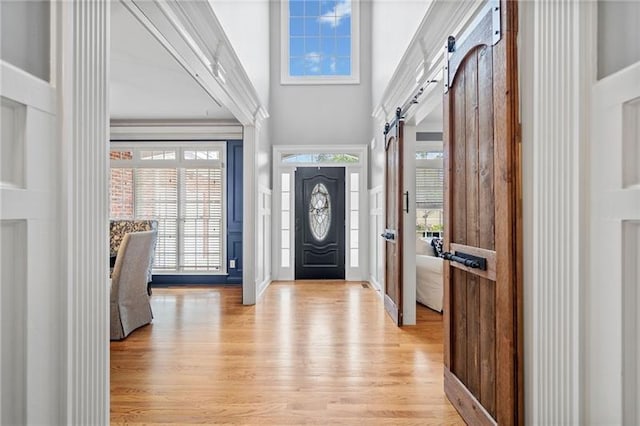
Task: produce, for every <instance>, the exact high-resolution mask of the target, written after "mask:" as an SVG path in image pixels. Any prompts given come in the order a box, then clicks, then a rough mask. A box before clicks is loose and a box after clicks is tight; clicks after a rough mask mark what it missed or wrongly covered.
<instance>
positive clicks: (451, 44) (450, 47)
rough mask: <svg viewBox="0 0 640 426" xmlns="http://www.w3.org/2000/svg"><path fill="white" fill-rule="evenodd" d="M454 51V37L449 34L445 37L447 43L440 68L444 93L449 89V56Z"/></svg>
mask: <svg viewBox="0 0 640 426" xmlns="http://www.w3.org/2000/svg"><path fill="white" fill-rule="evenodd" d="M455 51H456V38H455V37H454V36H452V35H450V36H449V37H448V38H447V45H446V46H445V47H444V57H445V59H446V60H445V61H444V68H443V69H442V81H443V82H444V93H447V92H448V91H449V57H451V54H452V53H453V52H455Z"/></svg>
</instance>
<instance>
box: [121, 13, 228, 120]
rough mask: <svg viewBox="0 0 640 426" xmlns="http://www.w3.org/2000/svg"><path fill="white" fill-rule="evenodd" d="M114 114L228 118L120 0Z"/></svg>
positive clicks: (125, 116) (136, 117)
mask: <svg viewBox="0 0 640 426" xmlns="http://www.w3.org/2000/svg"><path fill="white" fill-rule="evenodd" d="M110 96H111V99H110V103H111V118H112V119H218V120H230V119H231V120H232V119H234V117H233V115H232V114H231V113H230V112H229V110H228V109H226V108H224V107H220V106H218V105H217V104H216V102H215V101H214V100H213V99H212V98H211V97H210V96H209V95H208V94H207V92H206V91H205V90H204V89H203V88H202V87H201V86H200V85H199V84H198V83H197V82H196V81H195V80H194V79H193V78H192V77H191V75H189V74H188V73H187V71H185V70H184V68H182V66H181V65H180V64H179V63H178V61H176V60H175V59H174V58H173V56H171V54H170V53H169V52H168V51H167V50H166V49H165V48H164V47H163V46H162V45H161V44H160V42H158V41H157V40H156V39H155V38H154V37H153V36H152V35H151V34H150V33H149V32H148V31H147V30H146V28H144V27H143V26H142V24H141V23H140V22H139V21H138V20H137V19H136V18H135V17H134V16H133V15H132V14H131V13H130V12H129V11H128V10H127V9H126V8H125V7H124V6H123V5H122V4H121V3H120V2H118V1H114V2H112V6H111V87H110Z"/></svg>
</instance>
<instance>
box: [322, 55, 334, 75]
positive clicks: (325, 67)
mask: <svg viewBox="0 0 640 426" xmlns="http://www.w3.org/2000/svg"><path fill="white" fill-rule="evenodd" d="M336 67H337V58H336V57H335V56H325V57H323V58H322V74H324V75H335V73H336Z"/></svg>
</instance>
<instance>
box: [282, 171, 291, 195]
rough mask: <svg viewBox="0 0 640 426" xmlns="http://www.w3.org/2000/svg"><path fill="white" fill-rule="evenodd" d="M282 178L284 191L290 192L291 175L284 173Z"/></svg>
mask: <svg viewBox="0 0 640 426" xmlns="http://www.w3.org/2000/svg"><path fill="white" fill-rule="evenodd" d="M281 178H282V191H283V192H289V184H290V178H289V173H283V174H282V176H281Z"/></svg>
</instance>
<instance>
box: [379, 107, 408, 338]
mask: <svg viewBox="0 0 640 426" xmlns="http://www.w3.org/2000/svg"><path fill="white" fill-rule="evenodd" d="M403 126H404V122H403V121H402V120H401V119H400V115H399V112H398V114H397V116H396V119H395V121H394V124H393V125H392V126H390V127H389V126H387V128H386V129H385V199H386V207H385V230H384V233H383V234H382V237H383V238H384V240H385V243H384V247H385V272H384V308H385V309H386V311H387V312H388V313H389V315H390V316H391V318H392V319H393V320H394V321H395V323H396V324H397V325H402V149H403V146H402V145H403V134H402V130H403Z"/></svg>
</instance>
